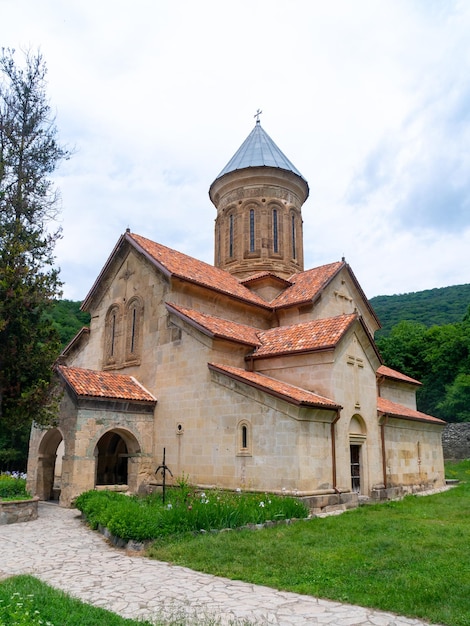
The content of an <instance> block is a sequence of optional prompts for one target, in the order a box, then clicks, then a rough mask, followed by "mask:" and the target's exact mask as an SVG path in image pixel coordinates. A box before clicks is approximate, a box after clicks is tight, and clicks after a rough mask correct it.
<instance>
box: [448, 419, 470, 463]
mask: <svg viewBox="0 0 470 626" xmlns="http://www.w3.org/2000/svg"><path fill="white" fill-rule="evenodd" d="M442 448H443V450H444V459H446V460H455V461H462V460H464V459H470V422H466V423H463V424H447V426H446V427H445V428H444V431H443V433H442Z"/></svg>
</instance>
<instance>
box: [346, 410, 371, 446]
mask: <svg viewBox="0 0 470 626" xmlns="http://www.w3.org/2000/svg"><path fill="white" fill-rule="evenodd" d="M366 437H367V426H366V423H365V421H364V419H363V418H362V417H361V415H359V413H355V414H354V415H353V416H352V417H351V419H350V421H349V440H350V441H351V440H354V441H357V443H364V441H365V440H366Z"/></svg>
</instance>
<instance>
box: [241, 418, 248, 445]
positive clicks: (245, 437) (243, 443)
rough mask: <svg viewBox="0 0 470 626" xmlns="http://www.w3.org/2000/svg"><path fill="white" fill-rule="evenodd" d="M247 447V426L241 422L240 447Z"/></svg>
mask: <svg viewBox="0 0 470 626" xmlns="http://www.w3.org/2000/svg"><path fill="white" fill-rule="evenodd" d="M247 448H248V426H247V425H246V424H243V426H242V449H244V450H246V449H247Z"/></svg>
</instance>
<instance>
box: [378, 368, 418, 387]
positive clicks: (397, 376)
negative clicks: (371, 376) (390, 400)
mask: <svg viewBox="0 0 470 626" xmlns="http://www.w3.org/2000/svg"><path fill="white" fill-rule="evenodd" d="M377 376H385V378H393V379H394V380H401V381H403V382H405V383H411V384H413V385H421V383H420V382H419V380H416V379H415V378H411V376H407V375H406V374H402V373H401V372H398V371H397V370H393V369H392V368H391V367H387V366H386V365H381V366H380V367H379V369H378V370H377Z"/></svg>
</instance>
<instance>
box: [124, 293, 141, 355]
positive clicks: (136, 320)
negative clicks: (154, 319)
mask: <svg viewBox="0 0 470 626" xmlns="http://www.w3.org/2000/svg"><path fill="white" fill-rule="evenodd" d="M142 312H143V304H142V302H141V300H140V298H138V297H135V298H133V299H132V300H130V301H129V303H128V305H127V310H126V361H135V360H136V359H138V358H139V357H140V340H141V336H142V317H143V316H142Z"/></svg>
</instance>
